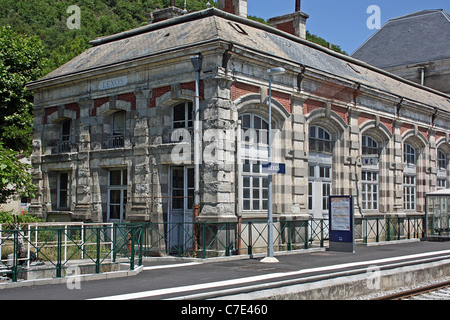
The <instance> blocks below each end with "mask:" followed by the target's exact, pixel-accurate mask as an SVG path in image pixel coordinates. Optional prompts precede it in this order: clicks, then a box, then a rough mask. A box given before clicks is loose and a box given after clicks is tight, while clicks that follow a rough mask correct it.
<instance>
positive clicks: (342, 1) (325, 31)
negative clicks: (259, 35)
mask: <svg viewBox="0 0 450 320" xmlns="http://www.w3.org/2000/svg"><path fill="white" fill-rule="evenodd" d="M247 3H248V14H249V15H254V16H257V17H261V18H264V19H266V20H267V19H269V18H272V17H275V16H279V15H283V14H287V13H291V12H293V11H294V9H295V0H276V1H274V0H248V1H247ZM301 5H302V8H301V11H303V12H305V13H307V14H308V15H309V19H308V20H307V21H306V28H307V29H308V30H309V31H310V32H311V33H313V34H316V35H318V36H321V37H322V38H325V39H326V40H327V41H329V42H332V43H334V44H336V45H339V46H341V48H342V49H343V50H345V51H346V52H347V53H348V54H351V53H353V51H355V50H356V49H357V48H358V47H359V46H360V45H361V44H362V43H363V42H364V41H366V40H367V39H368V38H369V37H370V36H371V35H372V34H373V33H374V32H375V31H376V30H370V29H368V28H367V25H366V22H367V19H368V18H369V17H370V16H371V14H368V13H367V8H368V7H369V6H371V5H377V6H379V7H380V13H381V26H383V25H384V24H385V23H386V22H387V21H388V20H389V19H391V18H395V17H399V16H403V15H405V14H409V13H412V12H416V11H421V10H424V9H444V10H446V11H447V12H450V1H449V0H427V1H425V0H302V4H301Z"/></svg>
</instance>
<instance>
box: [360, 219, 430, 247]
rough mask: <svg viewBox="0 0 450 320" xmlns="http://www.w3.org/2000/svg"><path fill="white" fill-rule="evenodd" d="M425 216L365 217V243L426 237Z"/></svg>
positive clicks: (363, 237) (363, 236)
mask: <svg viewBox="0 0 450 320" xmlns="http://www.w3.org/2000/svg"><path fill="white" fill-rule="evenodd" d="M424 219H425V218H424V216H422V215H421V216H405V217H398V216H396V217H389V216H388V217H364V218H363V219H362V227H363V232H362V239H363V242H364V243H368V242H380V241H394V240H401V239H419V238H423V237H425V221H424Z"/></svg>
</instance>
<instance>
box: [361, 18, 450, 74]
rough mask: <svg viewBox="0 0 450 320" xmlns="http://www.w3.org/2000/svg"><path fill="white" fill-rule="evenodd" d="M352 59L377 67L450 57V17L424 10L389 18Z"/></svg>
mask: <svg viewBox="0 0 450 320" xmlns="http://www.w3.org/2000/svg"><path fill="white" fill-rule="evenodd" d="M352 57H354V58H356V59H360V60H363V61H365V62H367V63H369V64H371V65H374V66H376V67H379V68H387V67H392V66H399V65H406V64H415V63H422V62H424V63H425V62H429V61H436V60H441V59H444V58H450V15H449V14H448V13H447V12H446V11H444V10H423V11H419V12H415V13H412V14H409V15H406V16H402V17H398V18H395V19H391V20H389V21H388V22H387V23H386V24H385V25H384V26H383V27H382V28H381V29H380V30H378V31H377V32H375V33H374V34H373V35H372V36H371V37H370V38H369V39H368V40H367V41H366V42H365V43H364V44H362V45H361V46H360V47H359V48H358V49H357V50H356V51H355V52H354V53H353V54H352Z"/></svg>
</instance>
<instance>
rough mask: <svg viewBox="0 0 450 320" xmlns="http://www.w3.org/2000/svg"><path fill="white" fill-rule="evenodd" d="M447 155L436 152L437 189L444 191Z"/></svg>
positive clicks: (442, 152) (445, 186) (439, 151)
mask: <svg viewBox="0 0 450 320" xmlns="http://www.w3.org/2000/svg"><path fill="white" fill-rule="evenodd" d="M447 165H448V162H447V154H446V153H445V152H444V151H442V150H440V149H439V150H438V171H437V188H438V189H445V188H447Z"/></svg>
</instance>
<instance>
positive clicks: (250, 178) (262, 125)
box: [239, 114, 269, 211]
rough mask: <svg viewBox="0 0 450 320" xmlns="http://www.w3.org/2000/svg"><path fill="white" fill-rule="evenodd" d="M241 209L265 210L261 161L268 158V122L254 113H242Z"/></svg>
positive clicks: (266, 196) (264, 189)
mask: <svg viewBox="0 0 450 320" xmlns="http://www.w3.org/2000/svg"><path fill="white" fill-rule="evenodd" d="M239 120H240V121H241V128H242V130H241V161H242V176H241V186H242V199H241V200H242V209H243V210H244V211H262V210H267V205H268V178H267V175H266V174H263V173H262V166H261V163H262V162H265V161H267V160H268V150H269V149H268V146H269V144H268V141H269V123H268V122H267V121H266V120H265V119H263V118H261V117H260V116H258V115H255V114H242V115H240V116H239Z"/></svg>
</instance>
